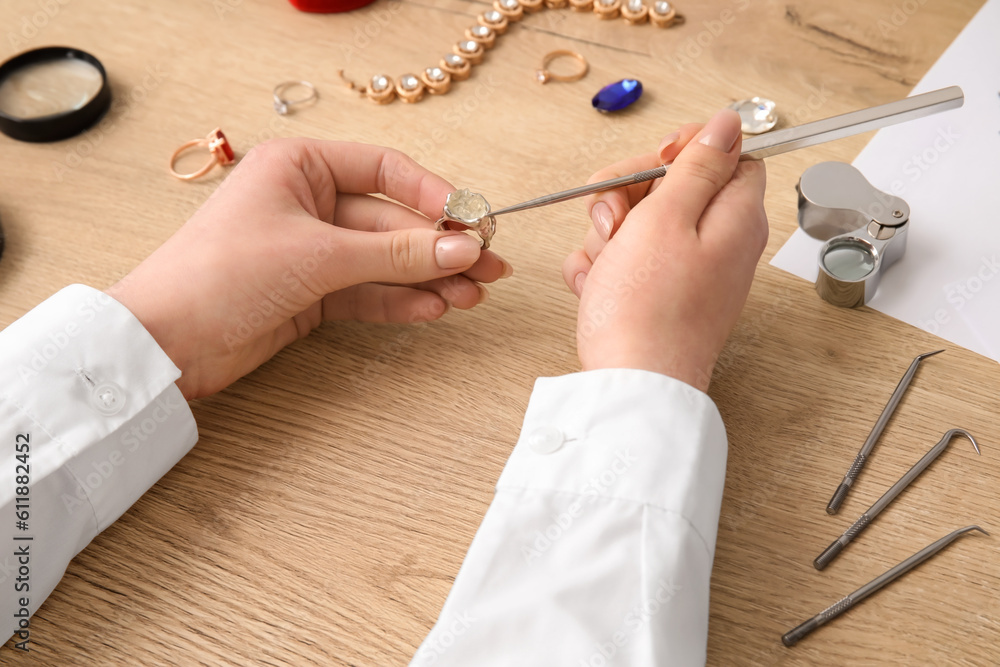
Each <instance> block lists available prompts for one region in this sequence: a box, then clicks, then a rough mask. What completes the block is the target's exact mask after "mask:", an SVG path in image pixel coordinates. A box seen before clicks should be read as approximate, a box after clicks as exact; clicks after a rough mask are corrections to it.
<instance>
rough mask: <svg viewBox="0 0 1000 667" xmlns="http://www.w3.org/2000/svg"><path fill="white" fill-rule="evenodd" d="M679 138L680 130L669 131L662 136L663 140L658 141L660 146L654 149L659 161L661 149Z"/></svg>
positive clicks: (665, 148)
mask: <svg viewBox="0 0 1000 667" xmlns="http://www.w3.org/2000/svg"><path fill="white" fill-rule="evenodd" d="M680 138H681V133H680V132H671V133H670V134H668V135H667V136H665V137H663V141H661V142H660V147H659V148H657V149H656V153H657V155H659V156H660V161H663V151H665V150H667V149H668V148H670V146H671V144H673V143H675V142H676V141H677V140H678V139H680Z"/></svg>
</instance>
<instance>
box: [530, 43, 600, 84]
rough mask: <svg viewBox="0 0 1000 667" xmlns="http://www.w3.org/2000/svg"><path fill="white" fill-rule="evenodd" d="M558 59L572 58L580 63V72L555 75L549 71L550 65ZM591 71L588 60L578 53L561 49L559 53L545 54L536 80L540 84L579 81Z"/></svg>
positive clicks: (536, 74) (536, 73)
mask: <svg viewBox="0 0 1000 667" xmlns="http://www.w3.org/2000/svg"><path fill="white" fill-rule="evenodd" d="M556 58H572V59H573V60H575V61H577V62H578V63H580V71H579V72H576V73H575V74H554V73H552V72H550V71H549V65H550V64H551V63H552V61H553V60H555V59H556ZM589 70H590V65H588V64H587V60H586V58H584V57H583V56H581V55H580V54H579V53H577V52H576V51H570V50H568V49H559V50H558V51H552V52H550V53H547V54H545V57H544V58H543V59H542V68H541V69H539V70H538V71H537V72H535V79H537V80H538V83H548V82H549V81H579V80H580V79H582V78H583V77H585V76H586V75H587V72H588V71H589Z"/></svg>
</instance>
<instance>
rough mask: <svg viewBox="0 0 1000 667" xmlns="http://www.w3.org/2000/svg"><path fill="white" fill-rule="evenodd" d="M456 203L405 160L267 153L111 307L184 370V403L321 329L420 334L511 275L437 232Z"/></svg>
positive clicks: (386, 155) (267, 148)
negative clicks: (373, 325)
mask: <svg viewBox="0 0 1000 667" xmlns="http://www.w3.org/2000/svg"><path fill="white" fill-rule="evenodd" d="M453 190H454V188H453V187H452V186H451V185H449V184H448V183H447V182H446V181H445V180H444V179H442V178H439V177H438V176H435V175H434V174H432V173H430V172H429V171H427V170H425V169H423V168H422V167H420V166H419V165H417V164H416V163H415V162H413V161H412V160H411V159H409V158H407V157H406V156H404V155H402V154H401V153H399V152H397V151H393V150H389V149H385V148H379V147H375V146H366V145H362V144H350V143H340V142H329V141H314V140H308V139H281V140H276V141H270V142H267V143H265V144H262V145H260V146H258V147H256V148H254V149H253V150H251V151H250V152H249V153H248V154H247V156H246V157H245V158H244V159H243V161H242V162H241V163H240V165H239V166H237V167H236V169H235V170H234V171H233V173H232V174H231V175H230V176H229V178H228V179H226V181H224V182H223V184H222V185H221V186H220V187H219V189H218V190H217V191H216V192H215V193H214V194H213V195H212V196H211V197H210V198H209V199H208V201H207V202H205V204H204V205H203V206H202V207H201V208H200V209H199V210H198V211H197V212H196V213H195V214H194V216H193V217H192V218H191V219H190V220H189V221H188V222H187V223H186V224H185V225H184V226H183V227H181V229H180V230H178V231H177V233H176V234H174V235H173V236H172V237H171V238H170V239H169V240H168V241H167V242H166V243H165V244H163V246H161V247H160V248H158V249H157V250H156V251H155V252H154V253H153V254H152V255H150V256H149V258H148V259H146V260H145V261H144V262H142V264H140V265H139V266H138V267H137V268H136V269H135V270H134V271H132V272H131V273H129V274H128V275H127V276H126V277H125V278H124V279H122V280H121V281H120V282H119V283H118V284H116V285H114V286H113V287H111V288H110V289H109V290H108V293H109V294H110V295H111V296H113V297H114V298H115V299H117V300H118V301H120V302H121V303H123V304H124V305H125V306H126V307H128V308H129V309H130V310H131V311H132V313H133V314H135V316H136V317H137V318H138V319H139V321H140V322H142V323H143V325H144V326H145V327H146V329H147V330H148V331H149V332H150V334H152V336H153V338H155V339H156V341H157V342H158V343H159V344H160V346H161V347H162V348H163V349H164V350H165V351H166V353H167V354H168V355H169V356H170V358H171V359H172V360H173V362H174V363H175V364H176V365H177V366H178V367H179V368H180V369H181V371H182V373H183V375H182V377H181V379H180V380H179V381H178V383H177V384H178V386H179V387H180V388H181V391H182V392H183V393H184V396H185V397H186V398H188V399H192V398H198V397H201V396H207V395H209V394H212V393H214V392H216V391H218V390H220V389H222V388H224V387H226V386H228V385H229V384H230V383H232V382H234V381H235V380H237V379H239V378H241V377H243V376H244V375H246V374H247V373H249V372H250V371H252V370H254V369H255V368H257V367H258V366H259V365H261V364H262V363H264V362H265V361H267V360H268V359H270V358H271V357H272V356H274V355H275V354H276V353H277V352H278V351H279V350H281V349H282V348H283V347H285V346H286V345H288V344H289V343H291V342H293V341H295V340H297V339H299V338H303V337H305V336H306V335H307V334H308V333H309V331H310V330H312V329H313V328H314V327H316V326H318V325H319V324H320V322H322V321H324V320H340V319H355V320H361V321H364V322H410V323H412V322H422V321H428V320H433V319H436V318H438V317H441V315H443V314H444V313H445V312H446V311H447V309H448V307H449V306H454V307H456V308H471V307H473V306H475V305H476V304H478V303H482V302H483V301H485V300H486V297H487V292H486V289H485V288H484V287H482V285H480V284H479V283H483V282H493V281H495V280H497V279H498V278H501V277H506V276H509V275H510V274H511V273H512V269H511V267H510V265H509V264H507V263H506V262H504V261H503V260H502V259H500V258H499V257H498V256H497V255H495V254H494V253H492V252H490V251H482V252H481V251H480V248H479V243H478V241H477V240H476V239H473V238H471V237H469V236H466V235H465V234H462V233H459V232H449V231H444V232H436V231H434V229H433V227H434V225H433V223H432V222H431V219H436V218H437V217H439V216H440V214H441V210H442V207H443V206H444V202H445V198H446V197H447V195H448V193H450V192H451V191H453ZM369 193H381V194H382V195H385V197H386V198H385V199H383V198H380V197H374V196H371V195H370V194H369ZM396 202H399V203H396ZM400 204H402V205H400ZM408 207H409V208H408ZM411 209H415V210H411Z"/></svg>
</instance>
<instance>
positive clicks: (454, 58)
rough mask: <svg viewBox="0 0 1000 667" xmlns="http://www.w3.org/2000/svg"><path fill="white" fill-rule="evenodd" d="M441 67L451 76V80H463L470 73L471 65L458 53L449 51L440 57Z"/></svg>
mask: <svg viewBox="0 0 1000 667" xmlns="http://www.w3.org/2000/svg"><path fill="white" fill-rule="evenodd" d="M440 65H441V69H443V70H444V71H445V72H447V73H448V74H449V75H450V76H451V80H452V81H465V80H466V79H468V78H469V75H470V74H471V73H472V65H470V64H469V61H468V60H466V59H465V58H463V57H462V56H460V55H456V54H454V53H449V54H447V55H445V57H444V58H442V59H441V64H440Z"/></svg>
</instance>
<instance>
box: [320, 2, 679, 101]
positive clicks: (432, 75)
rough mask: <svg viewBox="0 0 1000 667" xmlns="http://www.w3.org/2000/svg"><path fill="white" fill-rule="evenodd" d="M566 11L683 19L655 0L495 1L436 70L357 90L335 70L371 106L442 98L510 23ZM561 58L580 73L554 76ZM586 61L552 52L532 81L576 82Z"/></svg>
mask: <svg viewBox="0 0 1000 667" xmlns="http://www.w3.org/2000/svg"><path fill="white" fill-rule="evenodd" d="M566 7H568V8H570V9H572V10H573V11H578V12H581V11H592V12H594V14H596V15H597V17H598V18H600V19H604V20H611V19H616V18H619V17H621V18H622V19H624V21H625V22H626V23H627V24H629V25H641V24H643V23H646V22H647V21H648V22H649V23H651V24H652V25H654V26H656V27H657V28H669V27H671V26H674V25H680V24H682V23H684V17H683V16H682V15H680V14H678V13H677V10H676V9H674V7H673V5H672V4H671V3H670V2H667V0H655V1H654V2H653V4H652V5H649V6H647V5H646V4H645V3H644V1H643V0H494V1H493V8H492V9H488V10H486V11H485V12H483V13H482V14H480V15H479V16H478V17H476V25H474V26H471V27H469V28H467V29H466V31H465V35H464V37H465V38H464V39H462V40H460V41H459V42H458V43H457V44H455V46H454V47H453V48H452V52H451V53H448V54H445V56H444V57H443V58H441V60H440V62H439V63H438V64H437V65H436V66H432V67H427V68H425V69H424V70H423V71H422V72H421V73H420V74H419V75H417V74H413V73H407V74H403V75H402V76H400V77H399V78H398V79H396V80H393V78H392V77H390V76H389V75H388V74H376V75H375V76H373V77H372V78H371V79H369V80H368V85H366V86H363V87H362V86H358V85H357V84H355V83H354V82H353V81H351V80H350V79H348V78H347V77H346V76H345V75H344V70H338V72H337V73H338V74H339V75H340V78H341V79H342V80H343V81H344V83H345V84H347V86H348V87H349V88H351V89H353V90H358V91H359V92H360V93H361V94H362V95H364V96H365V97H367V98H368V99H369V100H371V101H372V102H375V103H376V104H388V103H389V102H392V101H393V100H394V99H396V98H397V97H398V98H399V99H401V100H403V101H404V102H419V101H420V100H421V99H423V98H424V94H425V93H429V94H431V95H444V94H445V93H447V92H448V91H449V90H451V86H452V83H453V82H455V81H464V80H466V79H468V78H469V75H470V74H471V72H472V66H473V65H478V64H480V63H481V62H483V59H484V57H485V54H486V51H487V50H489V49H492V48H493V47H494V46H496V42H497V39H498V38H499V37H500V36H501V35H503V34H504V33H506V32H507V29H508V28H509V27H510V25H511V24H512V23H516V22H517V21H520V20H521V19H522V18H524V15H525V14H532V13H534V12H537V11H540V10H542V9H545V8H548V9H562V8H566ZM560 56H567V57H571V58H574V59H576V60H577V61H579V62H580V64H581V65H582V71H580V72H578V73H577V74H572V75H555V74H553V73H552V72H550V71H548V69H547V67H548V64H549V62H551V61H552V60H554V59H555V58H558V57H560ZM588 67H589V66H588V65H587V61H586V60H585V59H584V58H583V56H581V55H580V54H578V53H575V52H573V51H565V50H560V51H553V52H551V53H549V54H547V55H546V56H545V58H544V59H543V61H542V67H541V69H539V70H538V71H537V72H536V73H535V77H536V79H537V80H538V81H539V82H541V83H545V82H547V81H576V80H578V79H580V78H582V77H583V76H584V75H585V74H586V73H587V70H588Z"/></svg>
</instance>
